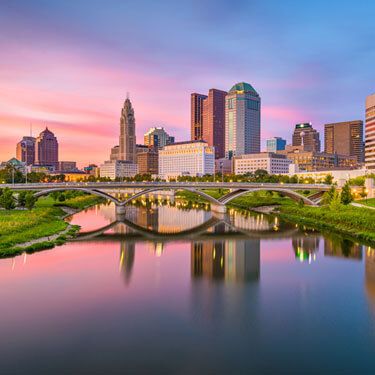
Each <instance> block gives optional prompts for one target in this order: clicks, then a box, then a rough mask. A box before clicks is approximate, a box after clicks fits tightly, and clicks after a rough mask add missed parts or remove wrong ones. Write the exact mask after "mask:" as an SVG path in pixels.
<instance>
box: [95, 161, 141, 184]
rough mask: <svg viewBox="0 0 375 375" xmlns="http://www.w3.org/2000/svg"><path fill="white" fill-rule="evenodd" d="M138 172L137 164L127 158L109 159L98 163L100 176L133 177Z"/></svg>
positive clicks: (114, 177)
mask: <svg viewBox="0 0 375 375" xmlns="http://www.w3.org/2000/svg"><path fill="white" fill-rule="evenodd" d="M137 173H138V165H137V164H134V163H132V162H130V161H127V160H109V161H105V162H104V164H101V165H100V177H109V178H110V179H111V180H114V179H116V178H123V177H134V176H135V175H136V174H137Z"/></svg>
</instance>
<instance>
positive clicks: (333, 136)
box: [324, 120, 364, 163]
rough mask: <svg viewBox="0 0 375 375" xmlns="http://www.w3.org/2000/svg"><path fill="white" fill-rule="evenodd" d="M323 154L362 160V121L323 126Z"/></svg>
mask: <svg viewBox="0 0 375 375" xmlns="http://www.w3.org/2000/svg"><path fill="white" fill-rule="evenodd" d="M324 152H325V153H327V154H335V153H336V154H341V155H349V156H355V157H356V158H357V161H358V163H362V162H363V159H364V147H363V121H361V120H356V121H346V122H337V123H333V124H326V125H324Z"/></svg>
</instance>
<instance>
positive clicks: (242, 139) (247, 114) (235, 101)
mask: <svg viewBox="0 0 375 375" xmlns="http://www.w3.org/2000/svg"><path fill="white" fill-rule="evenodd" d="M225 102H226V103H225V157H227V158H229V159H230V158H232V156H239V155H243V154H250V153H257V152H260V113H261V100H260V96H259V94H258V93H257V92H256V91H255V89H254V88H253V87H252V86H251V85H250V84H248V83H244V82H241V83H237V84H236V85H234V86H233V87H232V88H231V89H230V91H229V92H228V95H227V96H226V100H225Z"/></svg>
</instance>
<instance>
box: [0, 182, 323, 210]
mask: <svg viewBox="0 0 375 375" xmlns="http://www.w3.org/2000/svg"><path fill="white" fill-rule="evenodd" d="M3 187H9V188H10V189H12V190H32V191H35V196H36V197H40V196H43V195H48V194H50V193H52V192H54V191H66V190H78V191H84V192H86V193H90V194H94V195H98V196H100V197H103V198H106V199H109V200H110V201H112V202H114V203H115V204H116V207H117V209H118V213H123V212H125V206H126V205H127V204H128V203H129V202H131V201H132V200H134V199H136V198H139V197H141V196H142V195H145V194H149V193H153V192H156V191H161V190H173V191H177V190H187V191H191V192H194V193H196V194H198V195H200V196H202V197H203V198H205V199H207V201H209V202H210V203H211V207H212V209H213V210H214V211H218V212H222V213H224V212H225V210H226V208H225V205H226V204H228V203H229V202H230V201H232V200H233V199H235V198H237V197H239V196H241V195H244V194H246V193H249V192H255V191H271V192H277V193H279V194H281V195H282V196H287V197H290V198H291V199H294V200H295V201H301V200H302V201H303V202H304V203H305V204H306V205H310V206H316V205H318V203H317V202H318V200H319V198H320V197H321V195H322V194H323V193H324V192H325V191H328V190H329V189H330V186H329V185H325V184H283V183H247V182H78V183H38V184H7V185H3ZM129 189H131V190H133V191H134V194H133V195H132V196H131V197H129V198H126V199H124V200H120V199H118V198H116V197H115V196H113V195H111V193H113V192H116V193H121V192H124V191H125V190H127V191H128V190H129ZM207 189H224V190H229V192H228V193H227V194H225V195H223V196H221V197H220V198H218V199H216V198H214V197H212V196H210V195H209V194H207V193H206V192H205V190H207ZM301 190H309V191H312V192H313V194H312V195H311V196H310V197H306V196H304V195H303V194H301V193H300V192H299V191H301Z"/></svg>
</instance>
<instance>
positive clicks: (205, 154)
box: [159, 141, 215, 179]
mask: <svg viewBox="0 0 375 375" xmlns="http://www.w3.org/2000/svg"><path fill="white" fill-rule="evenodd" d="M214 170H215V150H214V148H213V147H210V146H208V144H207V142H204V141H190V142H178V143H174V144H172V145H168V146H165V147H164V148H163V149H162V150H159V176H160V177H162V178H165V179H169V178H176V177H178V176H184V175H186V176H203V175H205V174H213V173H214Z"/></svg>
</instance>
